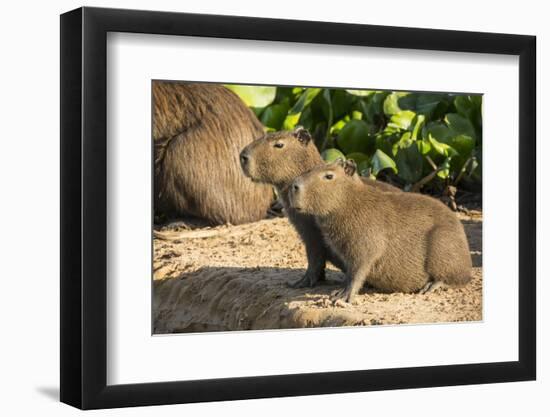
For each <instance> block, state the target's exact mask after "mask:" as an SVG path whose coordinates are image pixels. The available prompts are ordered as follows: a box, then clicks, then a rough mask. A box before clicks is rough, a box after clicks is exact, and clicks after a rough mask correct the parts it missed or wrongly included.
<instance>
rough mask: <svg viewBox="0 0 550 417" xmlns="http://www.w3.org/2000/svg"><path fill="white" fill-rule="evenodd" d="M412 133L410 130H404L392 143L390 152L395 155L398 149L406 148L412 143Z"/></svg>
mask: <svg viewBox="0 0 550 417" xmlns="http://www.w3.org/2000/svg"><path fill="white" fill-rule="evenodd" d="M413 142H414V141H413V139H412V134H411V132H405V133H403V134H402V135H401V138H400V139H399V140H398V141H397V142H395V143H394V144H393V147H392V154H393V155H394V156H395V155H397V152H398V151H399V149H404V148H408V147H409V146H411V145H412V144H413Z"/></svg>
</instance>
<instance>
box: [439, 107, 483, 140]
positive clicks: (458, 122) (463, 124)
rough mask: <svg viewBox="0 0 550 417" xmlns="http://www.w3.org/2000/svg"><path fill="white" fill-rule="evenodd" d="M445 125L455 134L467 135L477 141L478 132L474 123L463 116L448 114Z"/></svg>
mask: <svg viewBox="0 0 550 417" xmlns="http://www.w3.org/2000/svg"><path fill="white" fill-rule="evenodd" d="M445 123H446V124H447V126H448V127H449V129H451V130H452V131H453V132H456V134H457V135H466V136H470V137H471V138H472V139H474V140H475V138H476V131H475V129H474V126H473V125H472V122H471V121H470V120H468V119H466V118H465V117H464V116H461V115H460V114H458V113H447V115H445Z"/></svg>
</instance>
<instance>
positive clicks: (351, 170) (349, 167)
mask: <svg viewBox="0 0 550 417" xmlns="http://www.w3.org/2000/svg"><path fill="white" fill-rule="evenodd" d="M344 172H345V173H346V175H349V176H350V177H352V176H353V175H354V174H355V173H356V172H357V164H356V163H355V161H354V160H353V159H348V160H347V161H346V162H345V163H344Z"/></svg>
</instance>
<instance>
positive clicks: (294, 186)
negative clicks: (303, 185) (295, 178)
mask: <svg viewBox="0 0 550 417" xmlns="http://www.w3.org/2000/svg"><path fill="white" fill-rule="evenodd" d="M299 189H300V186H299V185H298V184H296V183H294V184H292V191H294V192H297V191H298V190H299Z"/></svg>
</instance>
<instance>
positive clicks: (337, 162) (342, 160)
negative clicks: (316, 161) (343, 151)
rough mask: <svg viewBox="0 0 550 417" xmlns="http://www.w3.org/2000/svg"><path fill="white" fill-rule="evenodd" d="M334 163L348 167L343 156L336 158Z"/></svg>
mask: <svg viewBox="0 0 550 417" xmlns="http://www.w3.org/2000/svg"><path fill="white" fill-rule="evenodd" d="M333 164H336V165H337V166H339V167H342V168H345V167H346V160H345V159H344V158H342V157H339V158H336V159H335V160H334V162H333Z"/></svg>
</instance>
